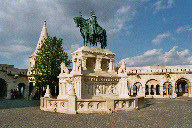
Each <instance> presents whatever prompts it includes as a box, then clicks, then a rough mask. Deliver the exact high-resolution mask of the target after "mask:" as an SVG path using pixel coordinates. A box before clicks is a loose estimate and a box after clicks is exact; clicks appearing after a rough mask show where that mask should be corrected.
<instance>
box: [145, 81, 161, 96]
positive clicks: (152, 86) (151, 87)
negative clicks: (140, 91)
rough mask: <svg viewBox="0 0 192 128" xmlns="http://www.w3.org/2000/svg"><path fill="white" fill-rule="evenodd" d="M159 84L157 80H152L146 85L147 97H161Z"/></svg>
mask: <svg viewBox="0 0 192 128" xmlns="http://www.w3.org/2000/svg"><path fill="white" fill-rule="evenodd" d="M159 85H160V84H159V82H158V81H157V80H155V79H150V80H148V81H147V82H146V84H145V89H146V91H145V95H146V96H147V95H148V96H156V95H160V88H159V87H160V86H159Z"/></svg>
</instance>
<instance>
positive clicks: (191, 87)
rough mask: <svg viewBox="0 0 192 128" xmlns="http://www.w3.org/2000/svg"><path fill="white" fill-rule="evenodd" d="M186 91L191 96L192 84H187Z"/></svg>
mask: <svg viewBox="0 0 192 128" xmlns="http://www.w3.org/2000/svg"><path fill="white" fill-rule="evenodd" d="M190 83H191V82H190ZM188 93H189V97H192V86H191V85H188Z"/></svg>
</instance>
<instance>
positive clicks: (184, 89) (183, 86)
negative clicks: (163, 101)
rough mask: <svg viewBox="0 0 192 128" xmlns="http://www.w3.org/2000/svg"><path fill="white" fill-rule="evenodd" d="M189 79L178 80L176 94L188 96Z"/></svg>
mask: <svg viewBox="0 0 192 128" xmlns="http://www.w3.org/2000/svg"><path fill="white" fill-rule="evenodd" d="M189 86H190V82H189V80H187V79H185V78H180V79H178V80H177V81H176V94H177V96H178V97H179V96H188V95H189V91H190V90H189Z"/></svg>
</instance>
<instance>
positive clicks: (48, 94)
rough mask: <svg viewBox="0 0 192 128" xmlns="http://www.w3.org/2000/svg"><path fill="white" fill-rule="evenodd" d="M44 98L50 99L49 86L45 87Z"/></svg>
mask: <svg viewBox="0 0 192 128" xmlns="http://www.w3.org/2000/svg"><path fill="white" fill-rule="evenodd" d="M44 97H47V98H50V97H51V93H50V89H49V85H47V89H46V93H45V95H44Z"/></svg>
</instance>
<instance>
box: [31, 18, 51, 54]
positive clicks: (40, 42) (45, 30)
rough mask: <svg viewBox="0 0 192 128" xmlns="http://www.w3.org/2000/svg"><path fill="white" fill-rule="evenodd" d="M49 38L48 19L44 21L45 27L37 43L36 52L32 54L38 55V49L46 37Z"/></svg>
mask: <svg viewBox="0 0 192 128" xmlns="http://www.w3.org/2000/svg"><path fill="white" fill-rule="evenodd" d="M47 38H48V33H47V27H46V21H44V24H43V28H42V30H41V35H40V37H39V41H38V43H37V47H36V50H35V52H34V53H33V54H32V55H31V56H36V53H37V50H38V49H39V48H40V47H41V45H42V41H44V39H47Z"/></svg>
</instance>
